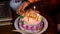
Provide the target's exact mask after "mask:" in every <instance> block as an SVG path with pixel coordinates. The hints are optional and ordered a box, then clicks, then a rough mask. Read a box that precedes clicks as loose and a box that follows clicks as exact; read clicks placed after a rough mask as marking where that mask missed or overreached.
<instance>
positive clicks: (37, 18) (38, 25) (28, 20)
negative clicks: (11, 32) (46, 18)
mask: <svg viewBox="0 0 60 34" xmlns="http://www.w3.org/2000/svg"><path fill="white" fill-rule="evenodd" d="M22 16H23V18H21V19H20V24H19V27H20V28H21V29H22V30H25V31H26V32H38V31H40V30H41V29H42V27H43V23H42V16H41V15H40V14H39V13H38V11H36V10H27V11H26V12H25V13H23V14H22Z"/></svg>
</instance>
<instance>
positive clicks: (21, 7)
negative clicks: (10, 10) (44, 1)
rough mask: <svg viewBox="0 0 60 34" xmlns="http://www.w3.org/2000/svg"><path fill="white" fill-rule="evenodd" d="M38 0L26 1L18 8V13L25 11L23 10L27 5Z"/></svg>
mask: <svg viewBox="0 0 60 34" xmlns="http://www.w3.org/2000/svg"><path fill="white" fill-rule="evenodd" d="M38 1H40V0H28V1H26V2H24V4H23V5H22V6H20V7H19V8H18V11H17V14H18V15H20V14H21V13H23V12H22V11H24V9H25V7H27V6H28V5H29V4H30V3H34V2H38Z"/></svg>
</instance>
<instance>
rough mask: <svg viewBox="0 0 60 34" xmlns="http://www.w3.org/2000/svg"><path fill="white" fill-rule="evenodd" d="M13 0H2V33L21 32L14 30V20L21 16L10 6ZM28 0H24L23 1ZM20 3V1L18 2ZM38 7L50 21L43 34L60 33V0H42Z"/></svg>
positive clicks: (0, 7)
mask: <svg viewBox="0 0 60 34" xmlns="http://www.w3.org/2000/svg"><path fill="white" fill-rule="evenodd" d="M10 1H11V0H0V34H21V33H18V32H14V31H12V30H15V28H14V21H15V19H16V18H17V17H18V16H19V15H17V14H16V10H14V9H13V8H12V7H11V6H10ZM24 1H27V0H23V1H22V2H24ZM17 3H18V2H17ZM38 4H40V5H39V6H38V7H40V8H39V9H38V10H39V11H40V13H41V15H43V16H44V17H45V18H46V19H47V21H48V24H49V26H48V29H47V30H46V31H45V32H44V33H43V34H57V33H58V34H60V0H42V1H41V2H40V3H38Z"/></svg>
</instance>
